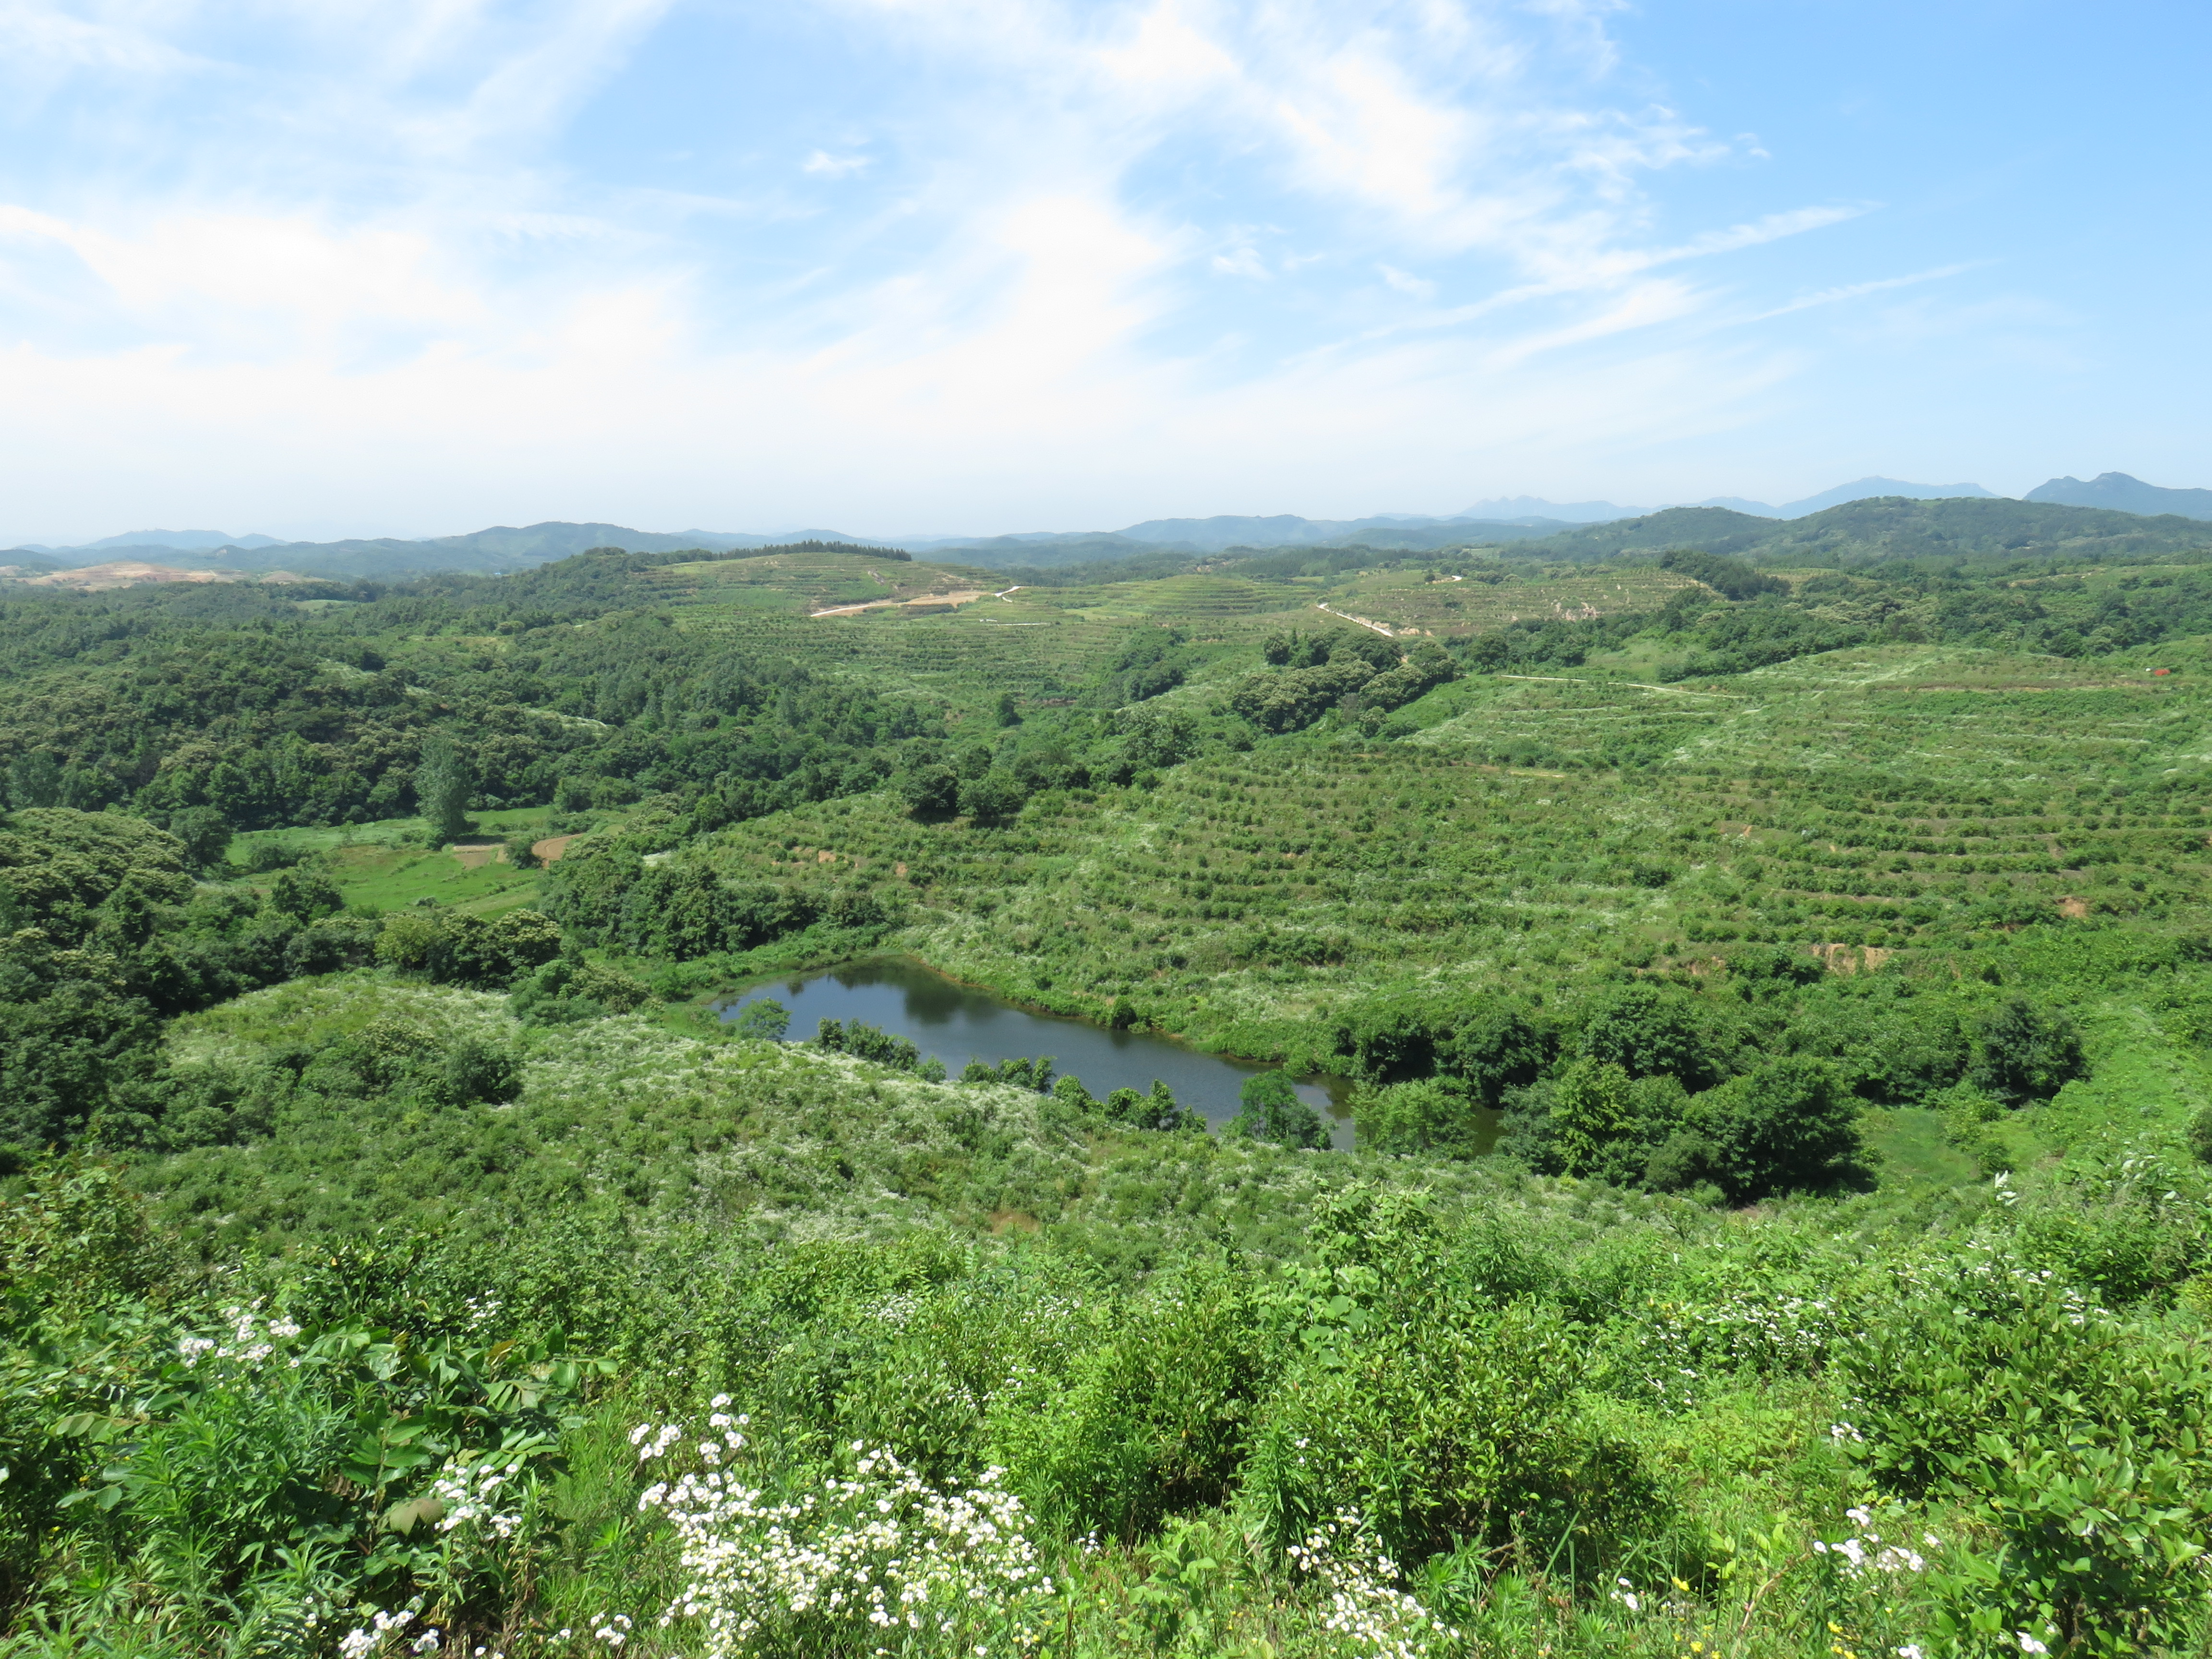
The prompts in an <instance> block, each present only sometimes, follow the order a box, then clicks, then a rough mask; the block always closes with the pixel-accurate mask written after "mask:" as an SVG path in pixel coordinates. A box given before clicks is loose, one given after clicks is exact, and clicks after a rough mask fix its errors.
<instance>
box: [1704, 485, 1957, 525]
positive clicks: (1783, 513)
mask: <svg viewBox="0 0 2212 1659" xmlns="http://www.w3.org/2000/svg"><path fill="white" fill-rule="evenodd" d="M1962 495H1963V496H1970V497H1973V498H1976V499H1978V500H1981V501H1994V500H1996V496H1994V495H1991V494H1990V491H1988V490H1986V489H1983V488H1982V487H1981V485H1979V484H1978V483H1955V484H1923V483H1906V482H1905V480H1904V479H1902V478H1860V479H1858V480H1857V481H1856V482H1854V483H1847V484H1838V485H1837V486H1836V487H1835V488H1834V489H1824V490H1822V491H1821V492H1820V494H1819V495H1808V496H1806V497H1805V499H1804V500H1802V501H1785V502H1784V504H1783V505H1782V506H1780V507H1769V506H1768V505H1767V504H1766V503H1765V502H1764V501H1746V500H1744V499H1743V498H1742V497H1741V495H1709V496H1707V497H1706V498H1705V500H1704V501H1694V502H1692V503H1691V505H1692V506H1695V507H1726V508H1728V509H1729V511H1730V512H1731V513H1751V514H1753V516H1755V517H1758V518H1761V519H1802V518H1803V517H1805V516H1806V514H1808V513H1820V512H1825V511H1826V509H1827V508H1829V507H1842V506H1844V504H1846V503H1847V502H1850V501H1874V500H1876V499H1879V498H1881V497H1884V496H1901V497H1902V498H1904V499H1905V500H1906V501H1947V500H1950V499H1952V498H1954V497H1957V496H1962Z"/></svg>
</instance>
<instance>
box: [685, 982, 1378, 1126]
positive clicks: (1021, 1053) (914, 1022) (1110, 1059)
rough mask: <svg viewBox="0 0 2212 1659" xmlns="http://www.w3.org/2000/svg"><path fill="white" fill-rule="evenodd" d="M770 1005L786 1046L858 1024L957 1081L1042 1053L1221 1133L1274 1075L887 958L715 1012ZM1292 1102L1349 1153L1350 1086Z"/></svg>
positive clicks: (1326, 1086) (1318, 1088) (733, 1013)
mask: <svg viewBox="0 0 2212 1659" xmlns="http://www.w3.org/2000/svg"><path fill="white" fill-rule="evenodd" d="M764 997H772V998H774V999H775V1000H776V1001H778V1002H780V1003H781V1004H782V1005H783V1006H784V1007H786V1008H787V1009H788V1010H789V1011H790V1012H791V1033H790V1036H791V1040H792V1041H793V1042H797V1041H799V1040H801V1039H804V1038H806V1037H811V1036H813V1035H814V1033H815V1031H816V1030H817V1027H818V1025H819V1024H820V1022H821V1021H823V1020H825V1019H841V1020H855V1019H857V1020H860V1021H862V1022H863V1023H865V1024H869V1025H872V1026H875V1027H876V1028H877V1029H878V1030H884V1031H888V1032H890V1034H891V1035H892V1036H902V1037H904V1038H906V1039H907V1041H908V1042H911V1043H913V1044H914V1046H915V1048H919V1049H920V1050H921V1053H922V1054H923V1056H924V1057H925V1058H927V1057H930V1056H934V1057H935V1058H937V1059H938V1060H942V1061H943V1062H944V1064H945V1071H946V1072H947V1073H950V1074H951V1075H952V1076H954V1077H958V1076H959V1075H960V1070H961V1068H962V1067H963V1066H965V1065H967V1063H968V1062H969V1060H983V1061H985V1062H987V1063H988V1064H991V1065H996V1064H997V1063H998V1062H999V1061H1000V1060H1014V1059H1019V1058H1029V1057H1034V1056H1036V1055H1040V1054H1049V1055H1051V1056H1052V1058H1053V1064H1054V1066H1055V1067H1056V1068H1057V1070H1058V1071H1059V1073H1060V1075H1061V1076H1062V1077H1078V1078H1080V1079H1083V1086H1084V1087H1085V1088H1086V1089H1088V1090H1090V1091H1091V1093H1092V1094H1094V1095H1096V1096H1097V1097H1100V1098H1101V1099H1103V1098H1104V1097H1106V1096H1107V1095H1108V1094H1109V1093H1110V1092H1111V1091H1114V1090H1115V1089H1134V1090H1136V1091H1139V1093H1143V1092H1145V1091H1148V1090H1150V1089H1151V1088H1152V1084H1153V1082H1154V1080H1155V1079H1157V1080H1158V1081H1159V1082H1162V1083H1164V1084H1166V1085H1168V1087H1169V1088H1170V1089H1172V1090H1173V1091H1175V1097H1176V1099H1177V1100H1179V1101H1181V1102H1182V1103H1183V1104H1184V1105H1186V1106H1188V1107H1192V1108H1194V1109H1196V1110H1198V1111H1200V1112H1201V1113H1203V1114H1204V1115H1205V1117H1206V1123H1207V1125H1208V1126H1209V1127H1212V1128H1217V1129H1218V1128H1219V1127H1221V1126H1222V1125H1223V1124H1224V1123H1226V1122H1227V1121H1229V1120H1230V1119H1231V1118H1232V1117H1234V1116H1236V1115H1237V1091H1238V1090H1239V1089H1241V1088H1243V1085H1244V1079H1246V1078H1248V1077H1250V1076H1252V1075H1253V1074H1254V1073H1256V1072H1264V1071H1267V1070H1269V1069H1271V1068H1269V1067H1267V1066H1261V1065H1255V1064H1254V1063H1252V1062H1251V1061H1249V1060H1225V1059H1224V1058H1222V1056H1220V1055H1219V1054H1200V1052H1199V1051H1198V1050H1197V1049H1195V1048H1185V1047H1183V1046H1182V1044H1181V1043H1179V1042H1170V1041H1169V1040H1168V1039H1167V1038H1165V1037H1158V1036H1146V1035H1142V1034H1139V1033H1138V1032H1134V1031H1115V1030H1109V1029H1108V1028H1107V1027H1105V1026H1103V1025H1093V1024H1091V1023H1090V1022H1089V1021H1087V1020H1080V1019H1068V1018H1063V1017H1061V1016H1059V1015H1055V1014H1039V1013H1032V1012H1030V1010H1028V1009H1026V1008H1022V1007H1018V1006H1016V1005H1014V1004H1013V1003H1011V1002H1006V1001H1003V1000H1000V998H998V997H994V996H993V995H992V994H990V993H989V992H987V991H979V990H977V989H975V987H973V986H968V985H963V984H961V983H959V982H958V981H957V980H950V979H947V978H945V975H942V974H939V973H936V972H934V971H933V970H932V969H928V968H925V967H924V966H922V964H921V963H918V962H908V961H904V960H900V959H897V958H885V959H881V960H876V961H870V962H857V963H848V965H847V966H845V967H842V968H836V969H830V970H829V972H828V973H817V974H810V975H804V976H801V977H794V978H792V979H789V980H785V981H776V982H773V983H770V984H766V985H757V986H754V987H752V988H751V989H750V990H748V991H745V992H744V993H743V994H739V995H738V996H734V997H732V998H730V999H728V1000H726V1001H723V1002H720V1003H717V1004H716V1005H715V1008H716V1011H717V1012H719V1013H720V1015H721V1017H722V1018H724V1019H734V1018H737V1016H738V1011H739V1010H740V1009H742V1008H744V1006H745V1005H746V1004H748V1003H751V1002H757V1001H759V1000H762V999H763V998H764ZM1297 1091H1298V1097H1299V1098H1300V1099H1302V1100H1304V1102H1305V1103H1307V1104H1308V1105H1310V1106H1313V1107H1315V1108H1316V1109H1318V1110H1319V1111H1320V1112H1321V1113H1322V1115H1323V1116H1324V1117H1325V1118H1327V1119H1328V1122H1329V1125H1330V1134H1331V1140H1332V1144H1334V1146H1337V1147H1339V1148H1340V1149H1348V1148H1350V1146H1352V1111H1351V1108H1350V1105H1349V1104H1348V1102H1349V1100H1350V1097H1351V1093H1352V1085H1351V1083H1350V1082H1349V1081H1348V1080H1347V1079H1343V1078H1334V1077H1316V1078H1309V1079H1304V1080H1303V1081H1301V1082H1300V1083H1299V1084H1298V1085H1297Z"/></svg>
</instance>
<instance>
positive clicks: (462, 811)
mask: <svg viewBox="0 0 2212 1659" xmlns="http://www.w3.org/2000/svg"><path fill="white" fill-rule="evenodd" d="M473 793H476V777H475V775H474V774H473V772H472V771H471V769H470V766H469V763H468V758H467V757H465V755H463V754H462V753H461V752H460V750H458V749H456V748H454V747H453V740H452V739H451V738H445V737H438V736H434V737H432V738H430V739H429V740H428V742H427V743H425V744H423V745H422V762H421V763H420V764H419V765H417V766H416V769H415V799H416V805H417V806H418V807H419V808H420V810H421V811H422V823H423V839H424V840H425V841H427V842H428V843H429V844H430V845H431V846H433V847H443V846H444V845H445V844H446V843H447V842H449V841H452V840H453V838H454V837H456V836H459V835H461V834H462V833H464V832H465V830H466V829H468V827H469V817H468V813H469V797H470V796H471V794H473Z"/></svg>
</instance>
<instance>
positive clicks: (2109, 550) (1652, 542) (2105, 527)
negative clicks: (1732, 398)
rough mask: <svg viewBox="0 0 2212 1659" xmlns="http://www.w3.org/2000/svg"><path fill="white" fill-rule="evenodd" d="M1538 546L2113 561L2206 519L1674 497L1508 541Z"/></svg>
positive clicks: (2031, 508)
mask: <svg viewBox="0 0 2212 1659" xmlns="http://www.w3.org/2000/svg"><path fill="white" fill-rule="evenodd" d="M1517 545H1518V546H1519V547H1521V548H1522V550H1525V551H1527V552H1528V553H1530V554H1532V555H1535V556H1542V557H1547V558H1559V559H1597V558H1610V557H1615V556H1620V555H1621V554H1623V553H1633V552H1638V551H1652V552H1656V551H1660V550H1664V549H1667V548H1670V547H1696V548H1702V549H1704V550H1706V551H1708V552H1714V553H1733V554H1736V555H1739V556H1744V557H1747V558H1754V559H1758V560H1759V561H1761V562H1767V563H1775V564H1782V563H1790V562H1797V563H1803V564H1836V565H1846V566H1850V565H1862V564H1874V563H1879V562H1882V561H1884V560H1887V559H1919V558H1929V557H1937V558H1941V557H1956V556H1961V555H1972V556H2034V555H2039V554H2041V555H2054V554H2056V555H2063V556H2069V557H2075V558H2081V559H2088V560H2101V561H2106V562H2118V561H2125V560H2130V559H2136V558H2144V557H2150V556H2160V555H2166V554H2172V553H2183V552H2195V551H2201V550H2212V526H2206V525H2204V524H2202V523H2199V522H2198V521H2197V520H2192V519H2185V518H2181V517H2179V516H2177V515H2174V514H2172V513H2168V514H2166V515H2164V516H2162V517H2159V518H2144V517H2142V516H2140V515H2138V514H2136V513H2121V512H2117V511H2114V510H2112V509H2110V508H2106V507H2063V506H2058V505H2056V504H2053V503H2046V502H2040V501H2007V500H2002V499H1997V500H1988V501H1981V500H1974V499H1972V498H1947V499H1942V500H1936V501H1915V500H1911V499H1909V498H1907V497H1905V496H1899V495H1891V496H1882V497H1878V498H1875V499H1871V500H1867V501H1846V502H1845V503H1844V505H1843V506H1841V507H1827V508H1826V509H1824V510H1823V511H1821V512H1819V513H1808V514H1807V515H1806V516H1805V517H1804V518H1802V519H1791V520H1782V521H1780V522H1778V521H1776V520H1772V519H1761V518H1754V517H1753V516H1752V515H1751V514H1749V513H1735V512H1732V511H1730V510H1729V509H1728V508H1726V507H1668V509H1667V510H1666V511H1664V512H1662V513H1650V514H1647V515H1646V516H1644V517H1643V518H1640V519H1622V520H1617V521H1615V522H1613V523H1611V524H1600V525H1592V526H1589V527H1588V528H1586V529H1579V530H1567V531H1561V532H1559V533H1558V534H1556V535H1551V536H1546V537H1543V538H1540V539H1536V540H1534V541H1529V542H1524V543H1521V544H1517Z"/></svg>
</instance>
